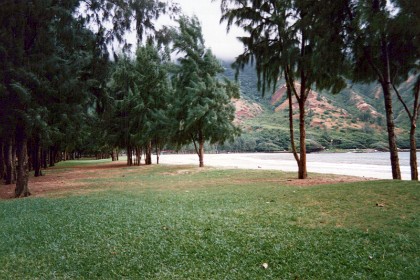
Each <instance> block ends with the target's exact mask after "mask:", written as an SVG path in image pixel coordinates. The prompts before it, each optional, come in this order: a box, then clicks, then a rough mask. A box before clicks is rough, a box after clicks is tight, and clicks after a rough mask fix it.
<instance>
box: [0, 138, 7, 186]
mask: <svg viewBox="0 0 420 280" xmlns="http://www.w3.org/2000/svg"><path fill="white" fill-rule="evenodd" d="M3 151H4V143H3V140H2V139H0V179H3V178H4V177H5V175H6V174H5V164H4V163H5V161H4V153H3Z"/></svg>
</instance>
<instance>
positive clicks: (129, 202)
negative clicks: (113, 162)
mask: <svg viewBox="0 0 420 280" xmlns="http://www.w3.org/2000/svg"><path fill="white" fill-rule="evenodd" d="M65 164H66V163H64V165H62V166H61V168H63V167H66V166H65ZM73 166H75V165H74V162H73V163H71V166H70V165H69V166H67V167H68V168H69V169H71V168H72V167H73ZM59 167H60V166H59ZM63 170H66V171H67V170H68V169H67V168H63ZM114 171H115V170H113V171H112V172H114ZM63 172H64V171H63ZM106 172H107V174H108V176H101V174H99V173H98V177H97V178H88V179H86V178H85V179H83V178H82V179H80V180H79V182H81V183H83V184H84V185H85V188H83V190H84V191H83V192H76V194H72V192H69V191H67V192H66V191H64V192H62V193H60V192H55V193H52V194H51V195H47V197H32V198H28V199H19V200H0V278H1V279H36V278H37V279H419V278H420V259H419V257H420V219H419V214H420V203H419V198H420V185H419V184H418V183H411V182H393V181H373V182H366V181H365V182H361V183H345V184H335V185H319V186H311V187H298V186H293V185H290V178H294V176H295V174H287V173H283V172H277V171H259V170H257V171H249V170H220V169H207V168H206V169H204V170H199V169H198V168H196V167H188V166H182V167H179V166H151V167H144V166H142V167H131V168H119V170H118V172H114V173H112V172H111V170H107V171H106ZM59 173H60V172H59V171H58V169H56V170H54V172H52V173H50V176H54V175H57V174H59ZM110 174H111V175H112V176H111V175H110ZM47 176H48V174H47ZM313 176H315V177H316V175H313ZM0 187H2V186H0ZM377 203H378V204H380V205H381V206H383V207H379V206H377V205H376V204H377ZM263 263H267V264H268V268H267V269H263V268H262V267H261V265H262V264H263Z"/></svg>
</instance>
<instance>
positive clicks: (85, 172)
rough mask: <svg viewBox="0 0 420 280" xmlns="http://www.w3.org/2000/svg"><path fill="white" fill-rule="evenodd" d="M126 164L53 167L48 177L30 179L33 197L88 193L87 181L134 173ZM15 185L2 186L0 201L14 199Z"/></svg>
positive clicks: (49, 170)
mask: <svg viewBox="0 0 420 280" xmlns="http://www.w3.org/2000/svg"><path fill="white" fill-rule="evenodd" d="M134 171H135V169H132V168H127V165H126V163H125V162H123V161H120V162H110V163H104V164H99V165H87V166H75V167H53V168H50V169H47V170H46V171H45V173H46V175H45V176H41V177H30V178H29V190H30V192H31V196H35V197H39V196H45V195H47V194H50V193H54V192H73V191H74V192H77V193H79V192H80V191H83V190H85V191H87V188H88V187H89V186H88V184H87V183H86V182H83V180H85V179H94V178H112V177H116V176H118V175H121V174H127V173H131V172H134ZM14 191H15V185H0V199H10V198H14Z"/></svg>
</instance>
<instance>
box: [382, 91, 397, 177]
mask: <svg viewBox="0 0 420 280" xmlns="http://www.w3.org/2000/svg"><path fill="white" fill-rule="evenodd" d="M389 86H390V84H388V83H382V90H383V93H384V101H385V112H386V124H387V130H388V144H389V152H390V159H391V168H392V178H393V179H394V180H401V170H400V160H399V157H398V146H397V137H396V135H395V124H394V112H393V110H392V95H391V91H390V87H389Z"/></svg>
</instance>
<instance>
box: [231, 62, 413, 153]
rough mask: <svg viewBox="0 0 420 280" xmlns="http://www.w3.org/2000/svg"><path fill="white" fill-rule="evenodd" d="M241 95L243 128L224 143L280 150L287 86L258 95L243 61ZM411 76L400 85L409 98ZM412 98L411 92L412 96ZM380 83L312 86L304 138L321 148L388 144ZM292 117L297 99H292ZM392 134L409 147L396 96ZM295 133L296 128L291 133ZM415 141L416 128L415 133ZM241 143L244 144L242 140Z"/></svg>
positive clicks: (285, 132)
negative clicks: (332, 89)
mask: <svg viewBox="0 0 420 280" xmlns="http://www.w3.org/2000/svg"><path fill="white" fill-rule="evenodd" d="M230 65H231V63H229V62H225V63H224V67H225V69H226V70H225V75H226V76H227V77H228V78H230V79H234V77H235V70H233V69H232V68H231V66H230ZM238 82H239V83H240V87H241V99H240V100H238V101H236V104H235V105H236V108H237V120H236V122H238V123H239V124H240V126H241V127H242V130H243V133H242V136H241V137H240V138H238V139H237V140H236V141H235V143H233V144H227V146H226V147H225V148H226V149H233V150H235V149H236V150H244V147H245V150H250V151H254V150H256V151H279V150H288V149H289V128H288V101H287V96H286V87H285V83H284V82H283V81H279V82H278V84H277V86H276V88H275V89H270V90H269V91H267V92H266V93H265V96H264V97H263V96H262V93H261V92H260V91H258V87H257V75H256V71H255V69H254V68H253V67H252V66H246V67H245V68H244V69H243V70H242V71H241V72H240V73H239V77H238ZM413 84H414V79H413V78H412V77H411V78H409V79H408V80H407V81H405V82H404V83H402V84H401V85H400V86H399V89H400V92H401V93H402V94H403V96H404V98H407V100H410V96H411V95H412V88H413ZM411 99H412V98H411ZM383 103H384V102H383V97H382V88H381V87H380V85H379V84H377V83H371V84H355V83H352V82H351V81H349V82H348V86H347V88H345V89H344V90H342V91H341V92H340V93H339V94H336V95H333V94H330V93H328V92H318V91H316V90H313V91H311V92H310V94H309V98H308V101H307V112H306V114H307V139H308V140H309V141H308V142H309V143H314V144H320V145H322V146H323V147H324V148H325V149H376V150H386V149H387V132H386V119H385V110H384V105H383ZM293 107H294V110H295V111H294V113H295V119H296V120H297V104H293ZM394 114H395V121H396V127H397V130H396V132H397V140H398V145H399V147H400V148H401V149H407V148H409V139H408V129H409V125H408V117H407V114H406V112H405V111H404V109H403V107H402V105H401V104H400V102H399V101H398V100H397V99H395V100H394ZM296 135H298V134H296ZM417 135H418V136H417V139H418V140H417V141H418V143H420V133H418V134H417ZM245 144H246V145H245ZM229 145H230V146H229Z"/></svg>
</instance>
